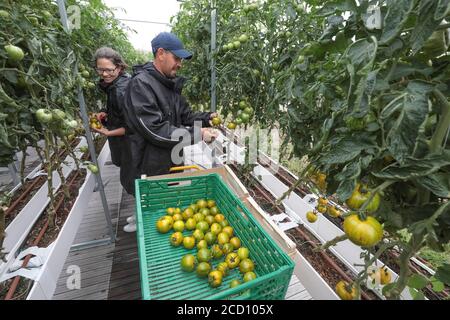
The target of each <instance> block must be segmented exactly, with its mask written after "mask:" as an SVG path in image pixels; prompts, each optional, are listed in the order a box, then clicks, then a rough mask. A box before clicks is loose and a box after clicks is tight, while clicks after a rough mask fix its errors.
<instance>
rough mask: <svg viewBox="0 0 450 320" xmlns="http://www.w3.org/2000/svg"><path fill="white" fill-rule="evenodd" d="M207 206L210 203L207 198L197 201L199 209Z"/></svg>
mask: <svg viewBox="0 0 450 320" xmlns="http://www.w3.org/2000/svg"><path fill="white" fill-rule="evenodd" d="M207 206H208V203H207V202H206V200H205V199H200V200H198V201H197V210H199V209H202V208H206V207H207Z"/></svg>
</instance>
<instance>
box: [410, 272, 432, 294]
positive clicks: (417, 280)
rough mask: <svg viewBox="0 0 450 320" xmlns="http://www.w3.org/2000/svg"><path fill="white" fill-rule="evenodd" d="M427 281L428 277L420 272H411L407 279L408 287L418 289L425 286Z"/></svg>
mask: <svg viewBox="0 0 450 320" xmlns="http://www.w3.org/2000/svg"><path fill="white" fill-rule="evenodd" d="M428 283H429V281H428V279H427V278H426V277H424V276H422V275H420V274H413V275H412V276H410V277H409V279H408V287H411V288H414V289H418V290H420V289H423V288H425V287H426V286H427V285H428Z"/></svg>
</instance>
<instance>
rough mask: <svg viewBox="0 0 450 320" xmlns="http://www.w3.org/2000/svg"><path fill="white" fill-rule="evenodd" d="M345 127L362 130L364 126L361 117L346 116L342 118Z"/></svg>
mask: <svg viewBox="0 0 450 320" xmlns="http://www.w3.org/2000/svg"><path fill="white" fill-rule="evenodd" d="M344 121H345V124H346V126H347V128H349V129H351V130H355V131H357V130H362V129H364V127H365V123H364V119H363V118H355V117H351V116H350V117H347V118H345V119H344Z"/></svg>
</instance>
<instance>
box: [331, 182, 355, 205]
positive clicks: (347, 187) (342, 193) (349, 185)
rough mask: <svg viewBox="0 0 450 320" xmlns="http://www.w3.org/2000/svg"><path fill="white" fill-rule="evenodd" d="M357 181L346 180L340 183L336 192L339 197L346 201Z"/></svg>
mask: <svg viewBox="0 0 450 320" xmlns="http://www.w3.org/2000/svg"><path fill="white" fill-rule="evenodd" d="M355 187H356V181H355V180H344V181H342V182H341V183H340V184H339V187H338V189H337V190H336V194H337V196H338V198H339V199H340V200H341V201H342V202H344V201H345V200H347V199H348V198H350V196H351V195H352V192H353V190H355Z"/></svg>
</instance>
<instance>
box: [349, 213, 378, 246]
mask: <svg viewBox="0 0 450 320" xmlns="http://www.w3.org/2000/svg"><path fill="white" fill-rule="evenodd" d="M344 232H345V234H346V235H347V236H348V238H349V240H350V241H351V242H353V243H354V244H356V245H359V246H361V247H372V246H374V245H376V244H377V243H378V242H379V241H380V240H381V239H382V238H383V227H382V226H381V224H380V223H379V222H378V221H377V220H376V219H375V218H374V217H370V216H369V217H367V219H366V220H360V219H359V216H358V215H357V214H351V215H349V216H348V217H346V218H345V220H344Z"/></svg>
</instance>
